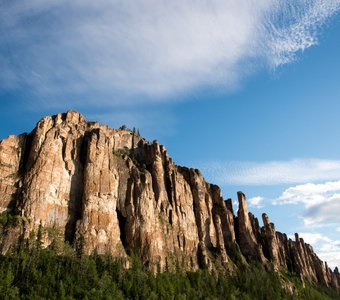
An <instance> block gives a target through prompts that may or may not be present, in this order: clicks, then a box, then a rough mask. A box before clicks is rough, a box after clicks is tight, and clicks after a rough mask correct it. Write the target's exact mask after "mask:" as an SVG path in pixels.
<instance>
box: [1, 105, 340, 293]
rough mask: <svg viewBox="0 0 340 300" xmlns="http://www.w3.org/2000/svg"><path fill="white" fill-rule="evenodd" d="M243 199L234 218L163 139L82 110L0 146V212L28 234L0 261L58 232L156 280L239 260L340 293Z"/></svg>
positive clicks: (322, 267)
mask: <svg viewBox="0 0 340 300" xmlns="http://www.w3.org/2000/svg"><path fill="white" fill-rule="evenodd" d="M238 201H239V210H238V212H237V217H236V216H235V215H234V213H233V208H232V201H231V200H230V199H229V200H227V201H224V200H223V198H222V195H221V191H220V189H219V187H218V186H216V185H213V184H209V183H207V182H206V181H205V180H204V178H203V177H202V175H201V174H200V172H199V171H198V170H196V169H189V168H185V167H180V166H177V165H175V164H174V163H173V162H172V160H171V158H169V156H168V153H167V151H166V150H165V148H164V147H163V146H161V145H159V144H158V143H157V141H154V142H153V143H149V142H148V141H146V140H145V139H143V138H141V137H140V136H139V135H136V134H135V133H133V132H131V131H128V130H115V129H110V128H108V127H107V126H104V125H100V124H98V123H96V122H87V121H86V120H85V118H84V117H83V116H82V115H80V114H79V113H77V112H75V111H69V112H67V113H65V114H58V115H55V116H52V117H49V116H48V117H45V118H43V119H42V120H41V121H40V122H39V123H38V124H37V126H36V128H35V129H34V130H33V132H32V133H30V134H23V135H19V136H10V137H8V138H7V139H5V140H2V141H0V212H4V211H13V212H14V213H15V214H19V215H21V216H23V217H25V219H27V222H26V223H25V226H24V229H23V231H20V230H18V229H17V228H16V229H13V230H8V231H7V232H6V233H5V234H3V236H1V237H0V238H1V241H0V242H1V244H0V250H1V251H2V253H5V252H7V251H9V249H10V248H11V247H14V246H15V244H16V243H17V240H18V237H19V235H20V234H22V235H24V237H25V238H28V236H29V235H30V232H32V231H34V232H37V231H38V228H39V227H40V226H41V227H42V229H43V242H44V245H45V246H48V245H49V244H51V243H52V242H53V239H54V238H55V235H51V234H49V232H51V230H52V229H53V232H58V234H59V235H61V236H62V237H63V238H64V239H65V240H66V241H68V242H70V243H74V244H75V245H78V247H80V248H81V250H82V251H83V252H84V253H85V254H90V253H92V252H94V251H96V252H97V253H99V254H111V255H113V256H116V257H121V258H125V257H127V256H128V255H131V254H132V253H134V254H136V255H138V256H139V257H140V258H141V260H142V262H143V264H144V265H145V266H146V267H148V268H149V269H150V270H152V271H154V272H158V271H165V270H175V269H176V266H180V267H183V268H184V269H186V270H191V271H194V270H197V269H199V268H202V267H206V268H208V269H210V270H213V269H215V268H216V265H220V266H221V265H222V266H223V267H224V269H225V270H226V271H228V272H233V271H234V270H235V268H236V266H235V264H234V262H235V261H236V260H238V261H239V259H240V257H241V258H242V259H241V261H245V260H244V258H245V259H246V260H258V261H259V262H260V263H262V264H263V265H265V266H266V267H267V268H269V267H271V266H272V267H273V268H274V269H275V270H279V269H280V268H281V267H282V268H285V269H288V270H290V271H294V272H297V273H298V274H300V275H301V276H302V277H304V278H307V279H309V280H311V281H313V282H319V283H322V284H324V285H330V286H334V287H336V288H339V284H340V275H339V272H338V270H337V269H336V270H335V271H334V272H332V271H331V270H330V269H329V268H328V267H327V265H326V264H324V263H323V262H322V261H321V260H320V259H319V258H318V257H317V256H316V254H315V253H314V252H313V249H312V247H311V246H310V245H308V244H305V243H304V241H303V240H302V239H300V238H299V237H298V236H296V239H295V241H292V240H291V239H288V238H287V236H286V235H285V234H282V233H279V232H276V231H275V226H274V224H272V223H270V221H269V218H268V216H267V215H265V214H264V215H263V223H264V226H263V227H262V228H261V227H260V226H259V222H258V220H257V219H256V218H255V217H254V216H253V215H252V214H251V213H249V212H248V208H247V203H246V198H245V195H244V194H243V193H241V192H239V193H238ZM217 261H218V262H219V263H218V264H216V262H217Z"/></svg>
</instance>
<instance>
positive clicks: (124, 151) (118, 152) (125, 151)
mask: <svg viewBox="0 0 340 300" xmlns="http://www.w3.org/2000/svg"><path fill="white" fill-rule="evenodd" d="M112 153H113V155H115V156H117V157H124V156H128V157H130V159H131V160H132V162H133V164H134V165H135V166H136V167H137V168H138V170H139V171H140V172H141V173H145V171H146V165H145V163H144V162H143V161H141V160H139V159H138V156H137V155H136V153H135V151H134V149H129V148H128V147H124V148H119V149H113V150H112Z"/></svg>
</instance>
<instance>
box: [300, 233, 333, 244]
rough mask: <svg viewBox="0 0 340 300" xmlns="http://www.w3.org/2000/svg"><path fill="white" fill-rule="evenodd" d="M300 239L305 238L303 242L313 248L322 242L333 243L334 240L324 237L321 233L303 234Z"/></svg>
mask: <svg viewBox="0 0 340 300" xmlns="http://www.w3.org/2000/svg"><path fill="white" fill-rule="evenodd" d="M299 237H300V238H303V240H304V241H305V242H306V243H308V244H311V245H312V246H313V247H315V246H317V244H320V242H322V243H323V242H331V241H332V240H331V239H330V238H329V237H326V236H324V235H322V234H321V233H311V232H302V233H299Z"/></svg>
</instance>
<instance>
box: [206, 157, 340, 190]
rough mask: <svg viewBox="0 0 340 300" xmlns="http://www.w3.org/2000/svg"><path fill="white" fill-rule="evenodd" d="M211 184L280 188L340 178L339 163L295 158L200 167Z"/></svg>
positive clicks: (212, 163)
mask: <svg viewBox="0 0 340 300" xmlns="http://www.w3.org/2000/svg"><path fill="white" fill-rule="evenodd" d="M201 169H202V170H203V173H204V174H205V176H206V177H207V178H208V179H209V180H210V181H212V182H217V183H219V184H228V185H278V184H292V183H293V184H294V183H304V182H315V181H325V180H337V179H339V178H340V161H339V160H326V159H293V160H288V161H267V162H237V161H236V162H235V161H234V162H209V163H205V164H202V165H201Z"/></svg>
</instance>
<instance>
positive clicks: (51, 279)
mask: <svg viewBox="0 0 340 300" xmlns="http://www.w3.org/2000/svg"><path fill="white" fill-rule="evenodd" d="M285 276H288V275H287V274H286V275H285ZM296 282H298V281H296ZM296 286H297V288H298V295H294V296H292V295H289V294H288V293H287V292H286V291H285V290H283V289H282V288H281V282H280V279H279V275H278V274H277V273H273V272H268V271H265V270H264V268H263V267H262V266H259V265H252V266H250V267H249V268H245V269H244V270H240V271H239V272H238V274H236V275H235V276H232V277H231V276H230V277H229V276H222V275H221V276H215V275H211V274H210V273H209V272H208V271H207V270H200V271H197V272H187V273H186V272H183V271H179V272H177V273H168V272H167V273H161V274H158V275H154V274H152V273H150V272H147V271H145V270H143V266H142V264H141V262H140V261H139V260H138V258H137V257H136V256H133V258H132V260H131V268H130V269H127V270H126V269H124V268H123V267H122V265H121V263H120V262H119V261H117V260H114V259H113V258H112V257H108V256H99V255H96V254H93V255H91V256H79V255H76V253H75V252H73V253H72V252H70V251H68V252H67V253H66V252H65V253H64V254H63V255H57V254H56V253H55V252H54V251H53V250H51V249H45V250H37V249H36V248H35V249H34V248H33V249H31V250H20V251H18V252H17V253H12V254H11V255H7V256H0V299H19V298H21V299H65V300H66V299H230V300H232V299H270V300H272V299H336V298H337V297H338V295H337V294H336V292H335V291H331V290H328V289H323V290H322V289H317V288H315V287H312V286H309V285H307V286H306V288H305V289H303V288H302V286H301V283H300V284H299V285H298V284H296Z"/></svg>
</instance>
